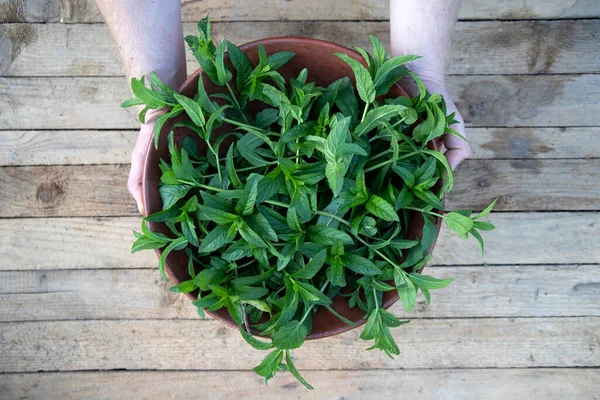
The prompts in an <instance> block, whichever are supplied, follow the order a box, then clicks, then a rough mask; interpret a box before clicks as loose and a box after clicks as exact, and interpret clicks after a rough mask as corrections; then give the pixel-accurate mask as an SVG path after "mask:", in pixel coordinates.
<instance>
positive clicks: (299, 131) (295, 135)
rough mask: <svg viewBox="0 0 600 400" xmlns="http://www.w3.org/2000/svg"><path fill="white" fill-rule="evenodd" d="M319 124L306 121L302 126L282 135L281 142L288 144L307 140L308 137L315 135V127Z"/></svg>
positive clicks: (297, 126)
mask: <svg viewBox="0 0 600 400" xmlns="http://www.w3.org/2000/svg"><path fill="white" fill-rule="evenodd" d="M316 126H317V123H316V122H315V121H306V122H303V123H301V124H300V125H296V126H294V127H293V128H292V129H290V130H288V131H286V132H284V133H283V135H281V141H282V142H285V143H288V142H292V141H294V140H297V139H301V138H305V137H306V136H309V135H313V134H314V133H315V127H316Z"/></svg>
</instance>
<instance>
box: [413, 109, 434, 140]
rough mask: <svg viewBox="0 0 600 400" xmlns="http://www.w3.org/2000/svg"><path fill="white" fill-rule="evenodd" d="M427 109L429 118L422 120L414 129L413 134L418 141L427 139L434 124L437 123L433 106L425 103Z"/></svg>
mask: <svg viewBox="0 0 600 400" xmlns="http://www.w3.org/2000/svg"><path fill="white" fill-rule="evenodd" d="M425 110H426V111H427V118H425V120H424V121H423V122H421V123H420V124H419V125H417V126H416V127H415V129H413V133H412V135H413V138H414V139H415V141H417V142H424V141H426V140H425V139H426V138H427V137H429V134H430V133H431V131H432V130H433V126H434V124H435V116H434V114H433V113H432V112H431V108H430V107H429V106H428V105H427V104H426V105H425Z"/></svg>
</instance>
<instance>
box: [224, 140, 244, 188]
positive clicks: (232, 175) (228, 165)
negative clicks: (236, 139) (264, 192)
mask: <svg viewBox="0 0 600 400" xmlns="http://www.w3.org/2000/svg"><path fill="white" fill-rule="evenodd" d="M234 147H235V143H232V144H231V146H229V150H228V151H227V160H226V161H225V169H226V170H227V175H228V176H229V180H230V181H231V184H232V185H233V186H234V187H236V188H239V187H240V186H241V185H242V182H241V181H240V178H239V177H238V174H237V171H236V170H235V164H234V161H233V151H234V150H233V149H234Z"/></svg>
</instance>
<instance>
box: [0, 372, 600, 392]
mask: <svg viewBox="0 0 600 400" xmlns="http://www.w3.org/2000/svg"><path fill="white" fill-rule="evenodd" d="M303 375H304V376H305V377H306V379H307V380H308V381H309V382H310V383H311V384H312V385H313V386H314V387H315V389H316V390H317V393H319V398H327V399H338V398H343V399H347V400H355V399H361V400H379V399H382V398H394V397H395V396H397V395H398V393H402V394H403V396H404V397H410V398H411V399H439V400H441V399H447V398H457V399H463V400H481V399H486V400H505V399H507V398H515V399H519V398H523V399H535V398H540V399H548V400H558V399H569V400H584V399H585V400H589V399H594V398H595V397H594V396H596V395H597V392H598V381H599V380H600V370H597V369H569V368H566V369H561V368H555V369H535V368H532V369H484V370H480V369H471V370H469V369H462V370H451V369H447V370H396V371H385V370H383V371H381V370H380V371H369V370H362V371H303ZM156 382H160V385H156ZM431 382H435V384H431ZM0 391H1V392H3V393H5V394H6V395H8V397H9V398H15V399H16V398H27V399H40V400H52V399H60V400H63V399H82V398H86V399H99V400H101V399H110V400H118V399H124V400H125V399H127V400H129V399H130V398H131V394H132V393H135V396H136V398H139V399H156V398H160V399H181V398H184V397H186V396H189V395H190V393H202V395H203V396H205V397H206V398H211V399H227V398H244V399H248V400H253V399H255V400H263V399H282V398H289V397H293V398H294V399H311V400H312V399H314V398H315V393H314V392H309V391H307V390H306V389H304V388H303V387H302V386H301V385H299V384H298V383H297V382H295V381H294V378H293V377H291V376H289V375H287V374H280V375H277V377H276V378H275V379H274V380H272V381H271V382H269V386H268V387H267V388H265V386H264V381H263V380H262V378H260V377H258V376H256V375H255V374H254V372H250V371H235V372H222V371H178V372H169V371H160V372H158V371H139V372H138V371H135V372H133V371H119V372H70V373H56V372H53V373H52V372H51V373H31V374H6V375H0Z"/></svg>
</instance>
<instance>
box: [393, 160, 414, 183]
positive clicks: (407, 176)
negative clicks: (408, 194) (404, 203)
mask: <svg viewBox="0 0 600 400" xmlns="http://www.w3.org/2000/svg"><path fill="white" fill-rule="evenodd" d="M392 171H394V172H395V173H397V174H398V175H399V176H400V178H402V180H403V181H404V183H405V184H406V186H408V187H409V188H412V187H413V186H415V180H416V179H415V175H414V174H413V172H412V171H411V170H410V169H409V168H408V167H407V166H406V165H403V164H396V165H394V166H393V167H392Z"/></svg>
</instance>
